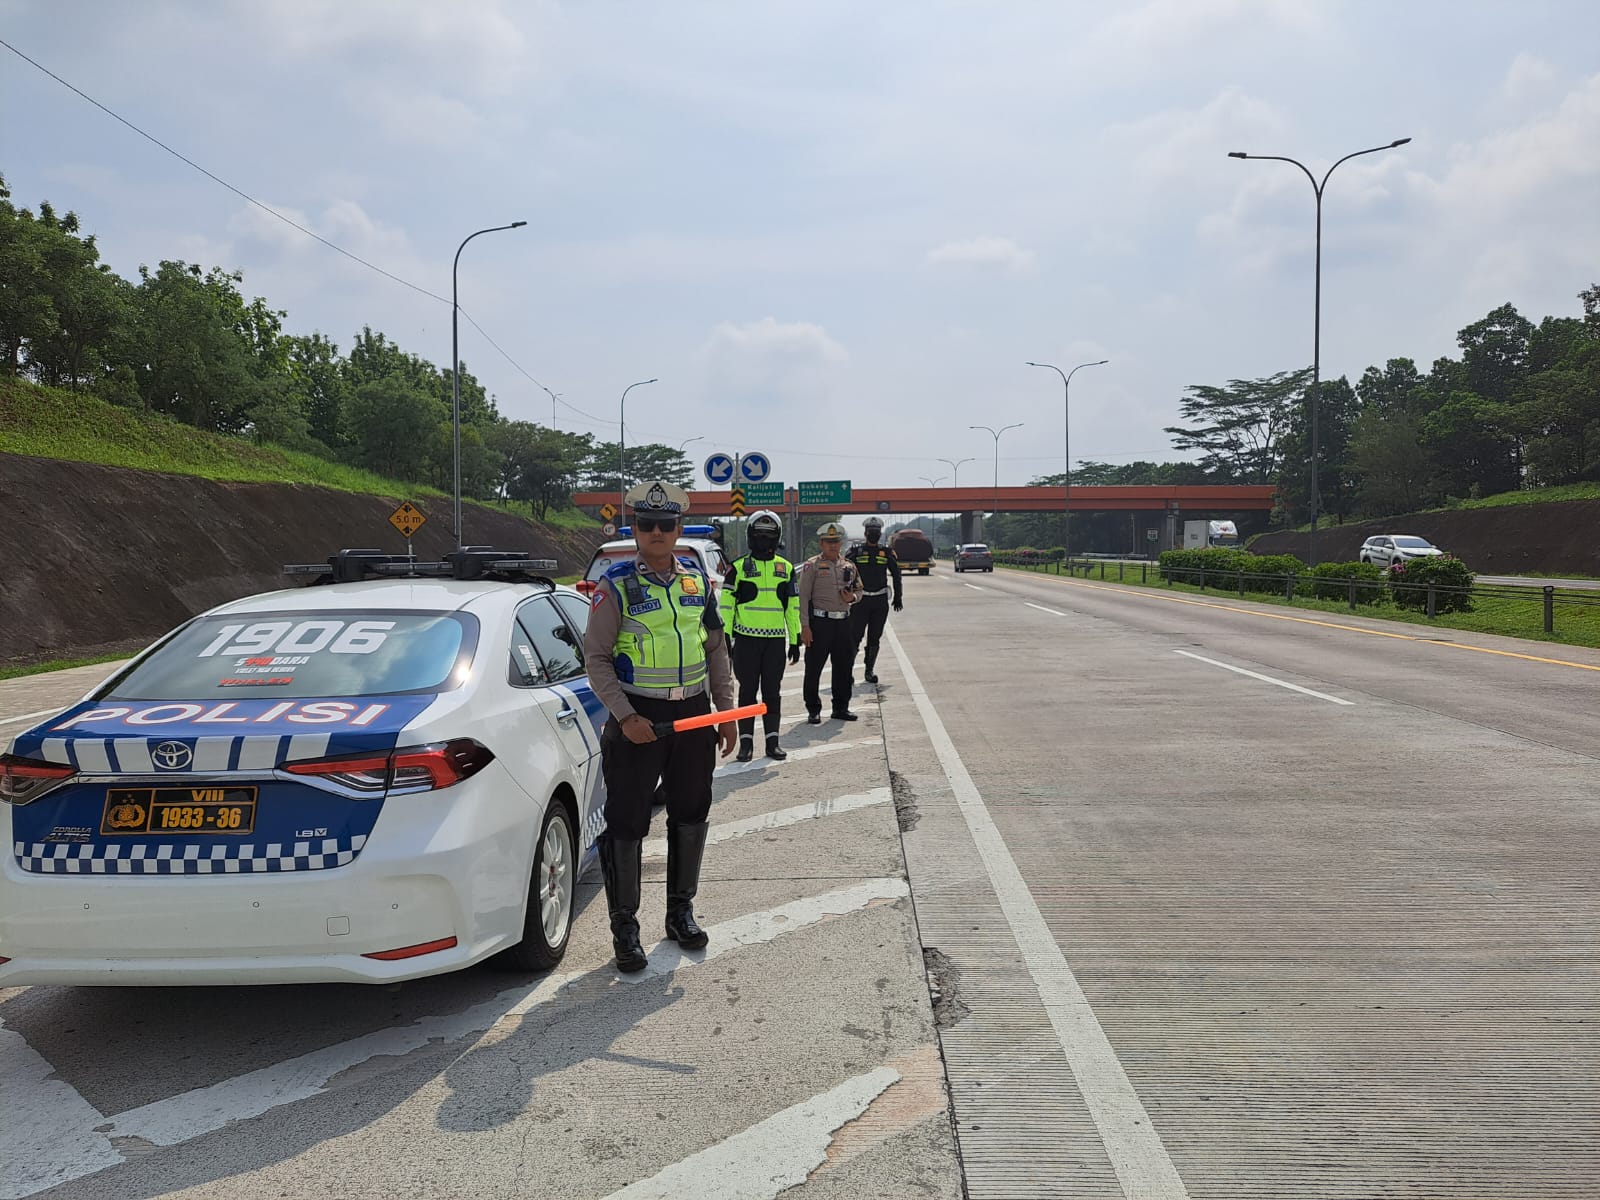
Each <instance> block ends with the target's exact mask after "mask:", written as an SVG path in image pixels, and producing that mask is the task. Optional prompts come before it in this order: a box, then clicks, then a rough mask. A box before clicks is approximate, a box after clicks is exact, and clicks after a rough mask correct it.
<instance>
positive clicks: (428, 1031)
mask: <svg viewBox="0 0 1600 1200" xmlns="http://www.w3.org/2000/svg"><path fill="white" fill-rule="evenodd" d="M908 891H909V889H908V887H907V884H906V881H905V880H904V879H900V878H884V879H867V880H863V881H862V882H860V883H857V884H853V885H852V886H850V887H844V888H838V889H836V890H834V891H831V892H827V893H825V894H823V895H820V896H807V897H805V898H803V899H800V900H794V901H791V902H789V903H788V904H782V905H779V906H778V907H776V908H773V909H768V910H766V911H764V912H755V913H748V914H746V915H744V916H741V917H734V918H733V919H731V920H728V921H722V922H720V923H718V924H716V925H711V926H707V932H708V933H710V935H711V944H710V945H709V946H707V947H706V949H704V950H696V951H689V950H684V949H682V948H680V947H679V946H678V944H677V943H676V942H666V941H663V942H658V943H657V944H656V945H654V946H652V947H650V949H649V958H650V964H649V966H647V967H646V968H645V969H644V970H643V971H640V972H639V973H637V974H634V975H616V976H614V980H615V981H614V982H613V983H612V984H611V985H610V986H612V987H629V986H632V985H633V984H635V983H638V982H640V981H643V980H646V979H654V978H659V977H660V976H663V975H670V974H672V973H673V972H674V971H679V970H685V969H687V968H690V967H693V966H695V965H697V964H699V963H703V962H709V961H711V960H712V959H715V958H719V957H721V956H722V955H724V954H730V953H732V952H734V951H736V950H740V949H743V948H745V947H747V946H757V945H761V944H763V943H765V942H770V941H773V940H775V939H776V938H779V937H781V936H783V935H784V934H787V933H793V932H795V931H796V930H799V929H805V928H808V927H809V926H812V925H816V924H819V923H820V922H823V921H827V920H830V919H832V918H836V917H842V916H847V915H849V914H850V913H854V912H859V911H861V910H862V909H865V908H867V907H869V906H871V905H874V904H881V903H885V902H892V901H895V900H900V899H902V898H904V897H905V896H906V895H907V894H908ZM593 975H594V972H593V971H592V970H591V971H578V972H573V973H570V974H567V975H552V976H547V977H546V978H544V979H542V980H540V981H539V982H538V983H537V984H535V985H534V986H533V987H532V988H526V987H520V988H510V989H508V990H506V991H504V992H501V993H500V994H499V995H497V996H494V997H492V998H490V999H489V1000H486V1001H484V1002H483V1003H481V1004H476V1005H473V1006H472V1007H471V1008H468V1009H465V1010H463V1011H461V1012H458V1013H450V1014H447V1015H441V1016H432V1017H424V1018H422V1019H421V1020H418V1021H415V1022H413V1023H412V1024H410V1025H407V1026H403V1027H400V1028H395V1029H380V1030H376V1031H374V1032H372V1033H368V1034H364V1035H362V1036H361V1037H356V1038H351V1039H349V1040H347V1041H344V1042H339V1043H336V1044H335V1045H332V1046H325V1047H323V1048H322V1049H320V1050H314V1051H311V1052H310V1053H308V1054H302V1055H300V1056H298V1057H296V1058H291V1059H287V1060H285V1061H283V1062H280V1063H274V1064H273V1065H272V1066H269V1067H262V1068H261V1069H260V1070H256V1071H250V1072H247V1073H245V1074H243V1075H237V1076H234V1077H233V1078H232V1079H225V1080H223V1081H222V1082H220V1083H216V1084H212V1085H211V1086H209V1087H203V1088H195V1089H193V1090H191V1091H188V1092H183V1093H181V1094H180V1095H177V1096H171V1097H168V1098H167V1099H165V1100H157V1101H155V1102H153V1103H150V1104H146V1105H143V1106H141V1107H139V1108H135V1109H130V1110H129V1111H127V1112H124V1113H120V1114H118V1115H116V1116H101V1115H100V1114H98V1113H94V1114H93V1116H94V1118H95V1124H94V1125H90V1126H87V1128H86V1130H85V1136H84V1137H82V1138H78V1137H63V1136H62V1132H63V1130H64V1129H65V1130H69V1131H74V1130H77V1129H79V1128H80V1127H82V1126H84V1122H85V1121H86V1120H87V1119H88V1117H89V1116H90V1115H91V1112H92V1110H91V1109H90V1106H89V1105H88V1103H87V1101H83V1100H82V1098H81V1097H78V1096H77V1093H76V1092H75V1091H72V1089H71V1088H70V1086H69V1085H67V1084H65V1083H62V1082H61V1081H59V1080H54V1079H51V1078H49V1075H50V1074H51V1073H52V1069H50V1068H49V1065H48V1064H47V1063H45V1062H44V1060H43V1059H42V1058H39V1056H38V1055H37V1054H36V1053H34V1052H33V1051H32V1050H31V1049H28V1047H27V1046H26V1043H24V1042H22V1040H21V1038H20V1036H19V1035H17V1034H15V1033H12V1034H11V1037H10V1038H5V1037H4V1035H5V1034H6V1033H7V1032H8V1031H6V1030H5V1029H4V1027H3V1026H0V1051H3V1052H4V1058H3V1059H0V1063H3V1065H4V1066H5V1068H6V1071H5V1078H6V1079H7V1081H8V1082H9V1081H10V1080H12V1079H14V1078H21V1079H22V1080H23V1081H24V1086H23V1087H20V1088H13V1089H11V1090H10V1091H8V1092H7V1094H6V1101H7V1106H8V1108H9V1109H11V1110H12V1111H13V1113H16V1112H26V1111H30V1110H31V1109H33V1108H34V1107H35V1106H37V1107H38V1108H39V1110H40V1111H41V1112H46V1113H49V1114H51V1115H52V1116H53V1117H54V1119H55V1120H56V1121H57V1123H56V1124H54V1125H52V1126H51V1127H50V1128H48V1129H46V1128H45V1127H43V1126H42V1125H40V1123H39V1122H32V1121H17V1120H12V1119H9V1118H8V1119H7V1120H6V1121H4V1122H0V1172H3V1174H0V1179H4V1180H6V1181H7V1190H5V1191H4V1193H3V1196H4V1198H5V1200H21V1198H22V1197H25V1196H31V1195H33V1194H34V1193H35V1192H37V1191H41V1190H43V1189H44V1188H46V1187H52V1186H55V1185H57V1184H60V1183H65V1182H66V1181H68V1180H70V1179H76V1178H79V1177H81V1176H83V1175H88V1174H91V1173H93V1172H95V1171H98V1170H102V1169H104V1168H105V1167H106V1166H109V1165H113V1164H112V1163H110V1162H107V1161H105V1158H104V1155H103V1153H101V1151H102V1150H110V1149H111V1145H112V1143H111V1139H112V1138H121V1137H136V1138H143V1139H144V1140H145V1141H147V1142H151V1143H153V1144H154V1145H157V1146H176V1145H179V1144H180V1143H182V1142H186V1141H188V1140H189V1139H191V1138H195V1137H199V1136H200V1135H201V1134H205V1133H210V1132H212V1131H213V1130H217V1129H221V1128H222V1127H223V1126H224V1125H226V1124H228V1123H229V1122H230V1121H245V1120H249V1119H250V1118H252V1117H258V1116H260V1115H261V1114H262V1113H265V1112H270V1111H271V1110H273V1109H275V1108H279V1107H281V1106H283V1105H285V1104H292V1103H295V1102H297V1101H300V1100H306V1099H310V1098H311V1097H312V1096H315V1095H318V1094H319V1093H321V1092H322V1091H323V1089H324V1088H325V1087H326V1086H327V1084H328V1081H329V1080H331V1079H333V1078H334V1076H336V1075H339V1074H340V1073H342V1072H344V1071H348V1070H350V1069H351V1068H352V1067H356V1066H359V1065H360V1064H362V1063H364V1062H367V1061H368V1060H369V1059H373V1058H377V1057H380V1056H387V1057H401V1056H404V1055H407V1054H410V1053H411V1052H412V1051H414V1050H418V1049H420V1048H422V1047H424V1046H426V1045H428V1044H429V1043H430V1042H433V1041H440V1042H455V1041H459V1040H461V1039H462V1038H465V1037H467V1036H468V1035H470V1034H474V1033H479V1032H482V1031H483V1030H487V1029H492V1028H493V1027H494V1026H495V1025H497V1024H498V1023H499V1022H501V1021H504V1020H506V1019H508V1018H512V1017H520V1016H522V1015H524V1014H526V1013H529V1012H532V1011H533V1010H534V1009H536V1008H539V1007H541V1006H543V1005H546V1004H549V1003H550V1002H551V1001H553V1000H554V999H555V998H556V997H557V996H558V995H559V994H560V993H561V992H562V991H563V990H565V989H568V988H572V987H576V986H580V985H585V983H586V981H590V980H592V977H593ZM587 985H588V986H592V984H587ZM12 1039H15V1040H12ZM30 1055H31V1056H32V1057H31V1058H28V1057H27V1056H30ZM35 1060H36V1061H35ZM13 1064H17V1065H18V1068H19V1069H18V1071H17V1072H15V1073H13V1071H12V1070H11V1068H12V1066H13ZM30 1064H31V1066H32V1069H31V1070H29V1069H27V1068H28V1067H29V1066H30ZM40 1064H43V1067H42V1068H41V1067H40ZM59 1088H66V1089H67V1092H70V1093H71V1094H70V1095H68V1094H66V1093H59V1094H52V1092H51V1090H50V1089H59ZM75 1097H76V1099H74V1098H75ZM79 1104H81V1105H82V1108H83V1110H84V1111H82V1112H81V1113H80V1112H78V1111H77V1106H78V1105H79ZM95 1129H98V1132H93V1133H90V1132H89V1131H91V1130H95ZM25 1133H27V1134H29V1135H31V1137H34V1138H37V1139H39V1141H38V1143H33V1142H32V1141H30V1143H29V1144H27V1145H24V1144H22V1138H23V1136H24V1134H25ZM91 1143H92V1144H91ZM91 1150H92V1151H94V1153H91ZM111 1153H113V1154H115V1153H116V1152H115V1151H114V1150H111ZM30 1156H31V1157H30ZM115 1161H121V1155H120V1154H117V1156H116V1159H115ZM22 1162H26V1163H27V1164H28V1166H27V1170H28V1171H29V1174H28V1175H27V1176H26V1181H25V1178H24V1176H23V1175H22V1174H21V1171H20V1169H19V1166H18V1164H19V1163H22Z"/></svg>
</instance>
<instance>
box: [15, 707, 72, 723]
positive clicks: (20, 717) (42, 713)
mask: <svg viewBox="0 0 1600 1200" xmlns="http://www.w3.org/2000/svg"><path fill="white" fill-rule="evenodd" d="M60 711H62V710H61V709H60V708H41V709H40V710H39V711H38V712H31V713H18V714H17V715H16V716H14V717H0V725H21V724H22V723H23V722H24V721H36V720H38V719H39V718H40V717H51V716H54V715H55V714H56V713H58V712H60Z"/></svg>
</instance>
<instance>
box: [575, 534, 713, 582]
mask: <svg viewBox="0 0 1600 1200" xmlns="http://www.w3.org/2000/svg"><path fill="white" fill-rule="evenodd" d="M617 532H619V533H620V534H622V537H621V538H620V539H618V540H617V541H613V542H606V543H604V544H603V545H601V546H600V547H598V548H597V549H596V550H595V552H594V557H593V558H591V559H590V560H589V566H588V569H587V570H585V571H584V573H583V578H582V579H580V580H579V581H578V590H579V591H580V592H582V593H583V594H584V595H586V596H592V595H593V594H594V590H595V588H596V587H597V586H598V585H599V583H600V580H601V579H602V578H603V577H604V576H605V573H606V572H607V571H609V570H610V569H611V568H612V567H614V566H616V565H617V564H618V563H623V562H632V561H633V560H634V559H636V558H638V557H639V542H638V540H637V539H636V538H634V537H633V536H632V534H633V530H632V528H631V527H629V526H627V525H624V526H623V527H622V528H621V529H620V530H618V531H617ZM716 534H717V528H716V526H714V525H685V526H684V527H683V529H682V531H681V532H680V533H679V535H678V544H677V546H676V547H675V548H674V550H673V553H674V554H676V555H677V556H678V559H679V560H680V561H681V562H682V563H683V564H684V565H685V566H687V567H690V568H692V569H693V570H696V571H699V572H700V573H701V574H702V575H704V576H705V577H706V578H707V579H708V580H710V581H711V587H712V590H713V591H715V590H716V589H718V588H720V587H721V586H722V580H723V577H724V576H725V575H727V573H728V571H729V568H730V567H731V565H732V564H730V563H729V561H728V556H727V554H726V553H724V551H723V549H722V543H721V542H719V541H717V538H716Z"/></svg>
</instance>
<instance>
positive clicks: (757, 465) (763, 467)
mask: <svg viewBox="0 0 1600 1200" xmlns="http://www.w3.org/2000/svg"><path fill="white" fill-rule="evenodd" d="M771 474H772V460H771V459H769V458H768V457H767V456H766V455H765V454H761V453H758V452H751V453H749V454H746V455H745V456H744V457H743V458H741V459H740V460H739V477H740V478H741V479H743V480H744V481H745V482H746V483H760V482H761V481H762V480H763V479H765V478H766V477H767V476H768V475H771Z"/></svg>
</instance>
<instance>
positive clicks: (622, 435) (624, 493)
mask: <svg viewBox="0 0 1600 1200" xmlns="http://www.w3.org/2000/svg"><path fill="white" fill-rule="evenodd" d="M655 382H656V380H654V379H641V380H639V382H638V383H630V384H629V385H628V386H627V387H625V388H623V389H622V402H621V403H620V404H619V405H618V406H617V512H618V513H619V514H620V515H621V516H622V517H623V519H624V520H626V519H627V515H628V418H627V412H628V393H629V392H631V391H633V389H634V388H636V387H643V386H644V385H645V384H647V383H655Z"/></svg>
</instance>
